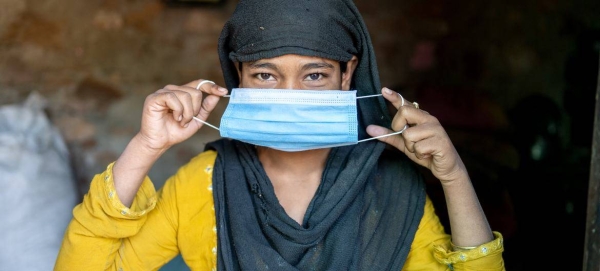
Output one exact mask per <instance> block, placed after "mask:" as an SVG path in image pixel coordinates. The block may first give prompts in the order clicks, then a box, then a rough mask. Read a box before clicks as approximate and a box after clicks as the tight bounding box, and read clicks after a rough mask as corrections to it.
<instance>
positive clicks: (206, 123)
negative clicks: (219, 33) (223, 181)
mask: <svg viewBox="0 0 600 271" xmlns="http://www.w3.org/2000/svg"><path fill="white" fill-rule="evenodd" d="M206 83H211V84H215V82H213V81H210V80H203V81H200V83H198V85H197V86H196V89H197V90H200V87H201V86H202V85H204V84H206ZM215 85H216V84H215ZM229 96H230V95H223V97H229ZM403 104H404V103H403ZM192 118H193V119H195V120H197V121H199V122H201V123H202V124H204V125H206V126H208V127H210V128H213V129H215V130H217V131H220V129H219V127H217V126H214V125H212V124H210V123H208V122H206V121H203V120H201V119H199V118H197V117H196V116H193V117H192Z"/></svg>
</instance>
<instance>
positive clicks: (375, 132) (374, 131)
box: [367, 125, 406, 153]
mask: <svg viewBox="0 0 600 271" xmlns="http://www.w3.org/2000/svg"><path fill="white" fill-rule="evenodd" d="M391 133H396V131H394V130H390V129H388V128H385V127H382V126H379V125H369V126H367V134H369V135H370V136H372V137H377V136H383V135H387V134H391ZM377 140H379V141H381V142H385V143H387V144H389V145H392V146H394V147H395V148H396V149H398V150H400V151H401V152H403V153H406V151H405V150H406V145H405V144H404V139H403V138H402V137H401V136H399V135H390V136H384V137H380V138H378V139H377Z"/></svg>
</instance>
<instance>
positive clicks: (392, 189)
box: [206, 0, 425, 271]
mask: <svg viewBox="0 0 600 271" xmlns="http://www.w3.org/2000/svg"><path fill="white" fill-rule="evenodd" d="M285 54H298V55H306V56H318V57H324V58H328V59H332V60H337V61H342V62H346V61H349V60H350V59H351V57H352V56H353V55H356V56H357V57H358V60H359V62H358V67H357V69H356V70H355V72H354V76H353V80H352V82H353V83H352V88H353V89H356V90H357V91H358V96H364V95H371V94H377V93H379V91H380V83H379V78H378V76H379V75H378V71H377V63H376V61H375V54H374V51H373V48H372V45H371V41H370V38H369V35H368V32H367V29H366V26H365V24H364V22H363V20H362V18H361V16H360V14H359V13H358V10H357V8H356V7H355V6H354V4H353V3H352V1H350V0H241V1H240V2H239V4H238V6H237V8H236V10H235V12H234V14H233V15H232V17H231V19H230V20H229V21H228V22H227V23H226V24H225V26H224V28H223V31H222V33H221V37H220V38H219V57H220V60H221V66H222V69H223V74H224V77H225V82H226V84H227V87H228V89H230V90H231V89H232V88H235V87H238V85H239V78H238V74H237V71H236V66H235V62H246V61H255V60H259V59H263V58H272V57H277V56H281V55H285ZM359 101H360V102H359V104H358V106H359V126H360V127H359V131H360V132H359V136H360V137H361V138H365V137H367V135H366V133H365V127H366V125H368V124H378V125H381V126H386V127H389V125H390V117H389V116H388V114H387V109H386V105H385V102H384V100H383V98H371V99H360V100H359ZM206 149H211V150H216V151H217V159H216V161H215V165H214V169H213V195H214V201H215V213H216V219H217V237H218V242H217V243H218V249H217V260H218V262H217V267H218V270H220V271H237V270H265V271H266V270H284V271H287V270H289V271H297V270H318V271H326V270H401V269H402V267H403V265H404V262H405V260H406V257H407V255H408V252H409V250H410V246H411V243H412V241H413V239H414V236H415V232H416V230H417V226H418V225H419V222H420V220H421V217H422V216H423V207H424V204H425V187H424V184H423V180H422V178H421V176H420V175H419V173H418V171H417V169H416V168H415V165H414V164H413V163H412V162H411V161H410V160H409V159H408V158H406V157H405V156H404V154H402V153H400V152H397V151H390V150H385V149H386V146H385V144H384V143H381V142H378V141H367V142H364V143H360V144H357V145H351V146H344V147H337V148H333V149H332V150H331V152H330V154H329V156H328V158H327V163H326V168H325V171H324V172H323V175H322V178H321V183H320V185H319V187H318V189H317V191H316V193H315V195H314V197H313V199H312V201H311V203H310V204H309V206H308V209H307V211H306V214H305V216H304V220H303V223H302V225H300V224H298V223H297V222H296V221H295V220H293V219H292V218H291V217H289V216H288V215H287V214H286V212H285V210H284V209H283V207H282V206H281V205H280V204H279V201H278V199H277V197H276V195H275V191H274V189H273V185H272V184H271V181H270V180H269V178H268V176H267V174H266V172H265V170H264V168H263V167H262V164H261V163H260V161H259V160H258V157H257V154H256V151H255V149H254V147H253V146H252V145H249V144H246V143H243V142H240V141H237V140H229V139H220V140H218V141H215V142H212V143H209V144H208V145H207V146H206Z"/></svg>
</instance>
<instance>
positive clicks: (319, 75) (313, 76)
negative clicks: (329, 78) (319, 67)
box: [306, 73, 323, 81]
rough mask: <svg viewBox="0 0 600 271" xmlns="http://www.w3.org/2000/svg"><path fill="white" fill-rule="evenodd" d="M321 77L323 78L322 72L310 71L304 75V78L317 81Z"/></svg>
mask: <svg viewBox="0 0 600 271" xmlns="http://www.w3.org/2000/svg"><path fill="white" fill-rule="evenodd" d="M322 78H323V74H322V73H311V74H309V75H308V76H306V80H309V81H317V80H319V79H322Z"/></svg>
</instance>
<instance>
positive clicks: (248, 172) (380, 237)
mask: <svg viewBox="0 0 600 271" xmlns="http://www.w3.org/2000/svg"><path fill="white" fill-rule="evenodd" d="M219 55H220V59H221V66H222V69H223V74H224V77H225V82H226V84H227V89H226V88H223V87H221V86H218V85H216V84H214V83H212V81H207V80H197V81H193V82H190V83H188V84H186V85H182V86H175V85H169V86H166V87H165V88H163V89H160V90H158V91H156V92H154V93H153V94H151V95H149V96H148V97H147V99H146V102H145V104H144V109H143V116H142V126H141V129H140V132H139V133H138V134H137V135H136V136H135V137H134V138H133V139H132V140H131V142H130V143H129V145H128V146H127V147H126V149H125V150H124V152H123V153H122V155H121V156H120V157H119V158H118V160H117V161H116V162H114V163H112V164H110V165H109V166H108V167H107V170H106V171H105V172H104V173H101V174H98V175H96V177H95V178H94V180H93V181H92V184H91V187H90V191H89V192H88V194H87V195H86V197H85V198H84V200H83V202H82V203H81V204H80V205H78V206H77V207H76V208H75V210H74V212H73V214H74V218H73V221H72V222H71V224H70V226H69V228H68V231H67V233H66V235H65V239H64V242H63V247H62V249H61V252H60V254H59V257H58V260H57V264H56V268H55V269H56V270H80V269H85V270H90V269H94V270H95V269H111V270H113V269H114V270H121V269H122V270H156V269H158V268H159V267H160V266H162V265H163V264H165V263H166V262H168V261H169V260H170V259H172V258H173V257H175V256H176V255H177V254H178V253H180V254H181V255H182V256H183V259H184V260H185V262H186V264H187V265H188V266H190V268H192V269H193V270H216V268H218V270H481V269H485V270H504V264H503V260H502V255H501V254H502V251H503V247H502V236H501V234H500V233H497V232H492V231H491V229H490V227H489V224H488V222H487V220H486V217H485V215H484V213H483V211H482V209H481V207H480V204H479V201H478V199H477V196H476V194H475V191H474V189H473V186H472V184H471V181H470V179H469V176H468V173H467V170H466V169H465V166H464V164H463V163H462V161H461V159H460V157H459V155H458V154H457V152H456V150H455V149H454V147H453V145H452V143H451V141H450V139H449V138H448V136H447V134H446V133H445V131H444V129H443V128H442V126H441V125H440V123H439V122H438V121H437V119H436V118H435V117H433V116H431V115H429V114H428V113H427V112H425V111H422V110H420V109H419V108H418V104H416V103H410V102H408V101H406V100H404V98H403V97H402V96H400V95H398V94H397V93H395V92H393V91H391V90H389V89H387V88H383V89H381V88H380V86H379V81H378V72H377V69H376V63H375V55H374V52H373V49H372V45H371V42H370V38H369V35H368V33H367V30H366V27H365V25H364V22H363V21H362V18H361V17H360V14H359V13H358V10H357V9H356V7H355V6H354V4H353V3H352V2H351V1H347V0H339V1H281V0H269V1H264V0H263V1H258V0H247V1H240V3H239V4H238V6H237V8H236V11H235V12H234V14H233V15H232V17H231V19H230V20H229V21H228V22H227V24H226V25H225V27H224V29H223V32H222V33H221V37H220V39H219ZM235 88H241V89H235ZM228 89H229V90H231V95H232V96H231V101H230V104H229V106H228V108H227V111H230V110H231V111H230V112H227V111H226V112H225V114H224V116H223V119H222V121H221V134H222V135H225V136H226V137H230V138H229V139H227V138H224V139H221V140H218V141H216V142H212V143H210V144H208V145H207V147H206V151H205V152H203V153H201V154H200V155H198V156H197V157H196V158H194V159H192V161H190V162H189V163H188V164H187V165H185V166H183V167H182V168H181V169H180V170H179V171H178V172H177V174H175V175H174V176H173V177H172V178H171V179H169V180H168V181H167V182H166V183H165V185H164V187H163V188H161V190H160V191H159V192H158V195H155V192H154V188H153V187H152V183H151V182H150V180H149V179H148V178H147V176H146V174H147V173H148V171H149V170H150V168H151V167H152V165H153V164H154V162H155V161H156V160H157V159H158V158H159V157H160V155H161V154H163V153H164V152H165V151H166V150H167V149H168V148H169V147H171V146H173V145H174V144H177V143H179V142H182V141H184V140H186V139H187V138H189V137H190V136H192V135H193V134H194V133H196V132H198V130H199V129H200V128H201V127H203V126H204V123H205V120H206V119H207V118H208V116H209V114H210V113H211V111H212V110H213V109H214V108H215V106H216V104H217V103H218V102H219V101H220V99H221V98H222V97H223V96H224V95H226V94H228V93H229V91H228ZM333 90H340V91H338V92H334V91H333ZM352 90H356V92H353V91H352ZM240 93H242V94H240ZM332 93H335V95H334V97H345V98H344V99H346V100H345V101H347V100H348V99H350V100H351V99H355V98H354V97H355V96H353V95H354V93H356V94H355V95H356V96H358V97H356V98H360V99H359V100H358V102H354V106H352V105H353V104H352V103H348V104H346V103H344V107H343V108H345V109H339V108H337V107H336V106H337V105H338V104H339V102H340V100H341V98H340V99H336V98H331V95H330V94H332ZM376 94H381V95H382V96H383V98H382V97H372V95H376ZM295 95H299V96H295ZM303 95H305V96H303ZM336 95H337V96H336ZM203 96H205V97H203ZM290 97H292V98H290ZM297 97H300V98H297ZM322 97H328V98H322ZM361 97H365V98H361ZM367 97H370V98H367ZM244 99H246V100H244ZM253 99H255V100H261V101H262V103H261V104H260V105H256V104H255V103H254V101H255V100H253ZM384 99H385V100H387V101H389V103H391V104H392V105H393V106H394V107H395V108H396V109H397V113H396V115H395V116H393V118H390V116H388V115H387V112H388V111H387V109H386V102H385V100H384ZM265 101H266V102H265ZM281 101H283V102H281ZM306 101H309V102H306ZM238 102H240V103H244V102H246V104H250V105H251V106H250V107H245V106H238V105H237V104H238ZM356 103H358V109H356V108H357V107H356V106H355V105H356ZM323 104H325V105H327V106H323ZM306 106H308V107H306ZM334 107H335V108H334ZM307 108H310V109H307ZM331 110H332V111H331ZM340 110H342V111H340ZM343 110H346V111H343ZM348 110H349V111H348ZM353 110H355V111H356V110H357V113H355V114H354V115H353V114H351V113H345V115H350V116H349V117H348V118H346V117H344V118H342V120H340V121H339V123H337V124H340V123H341V124H344V125H345V126H347V127H350V129H349V130H348V131H346V130H344V131H342V132H340V129H332V127H334V126H336V125H332V124H329V123H328V121H330V120H332V119H336V120H337V119H338V117H339V115H344V114H340V113H339V112H354V111H353ZM265 112H267V113H265ZM332 112H333V113H332ZM263 118H266V119H269V120H271V121H277V125H274V126H273V125H271V126H269V125H268V124H266V122H264V121H265V119H263ZM240 119H241V120H242V121H239V120H240ZM196 120H198V121H196ZM236 120H237V122H236ZM305 122H306V123H307V124H306V126H302V125H305ZM231 123H233V124H231ZM230 124H231V125H230ZM342 126H343V125H342ZM265 127H269V128H265ZM386 127H389V128H391V129H389V128H386ZM342 130H343V129H342ZM348 133H350V134H351V135H350V136H349V137H350V138H352V136H354V137H355V138H358V139H360V141H359V140H358V139H356V140H352V139H350V140H349V139H344V140H340V139H339V136H340V135H341V134H348ZM353 133H355V134H353ZM261 135H264V136H261ZM331 135H336V136H333V137H332V136H331ZM375 137H377V140H369V139H371V138H375ZM300 138H302V139H303V140H304V139H306V138H308V139H307V140H306V142H304V141H302V142H301V140H300ZM331 138H335V139H333V140H330V139H331ZM363 140H364V141H363ZM378 140H379V141H378ZM332 146H333V147H332ZM411 161H412V162H411ZM416 164H418V165H421V166H424V167H427V168H428V169H430V170H431V171H432V173H433V175H434V176H436V177H437V178H438V179H439V180H440V181H441V183H442V187H443V189H444V192H445V195H446V200H447V206H448V212H449V217H450V226H451V229H452V235H451V236H450V235H448V234H446V233H445V232H444V228H443V227H442V225H441V224H440V222H439V219H438V218H437V216H436V215H435V212H434V209H433V206H432V203H431V201H430V200H429V198H427V195H426V194H425V189H424V183H423V181H422V178H421V176H420V175H419V174H418V171H417V170H416V168H415V165H416Z"/></svg>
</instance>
